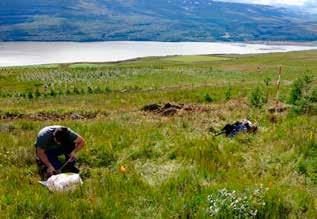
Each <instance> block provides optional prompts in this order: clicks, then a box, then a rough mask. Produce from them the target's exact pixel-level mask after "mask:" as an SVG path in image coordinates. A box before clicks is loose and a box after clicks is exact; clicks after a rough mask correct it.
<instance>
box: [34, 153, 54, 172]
mask: <svg viewBox="0 0 317 219" xmlns="http://www.w3.org/2000/svg"><path fill="white" fill-rule="evenodd" d="M36 153H37V156H38V157H39V158H40V159H41V161H42V162H43V163H44V164H45V166H47V172H48V173H50V174H53V172H54V171H56V170H55V168H54V166H53V165H52V164H51V162H50V161H49V160H48V158H47V156H46V154H45V150H44V149H42V148H37V149H36Z"/></svg>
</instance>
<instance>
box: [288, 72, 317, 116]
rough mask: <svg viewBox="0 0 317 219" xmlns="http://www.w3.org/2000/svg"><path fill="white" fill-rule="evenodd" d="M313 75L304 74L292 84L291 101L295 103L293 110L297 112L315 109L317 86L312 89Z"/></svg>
mask: <svg viewBox="0 0 317 219" xmlns="http://www.w3.org/2000/svg"><path fill="white" fill-rule="evenodd" d="M312 82H313V77H312V76H309V75H304V76H303V77H302V78H298V79H296V80H295V81H294V83H293V84H292V88H291V91H290V96H289V101H288V102H289V103H290V104H292V105H293V108H292V112H295V113H297V114H300V113H308V112H312V111H313V103H314V102H316V100H317V90H316V88H315V89H314V90H312Z"/></svg>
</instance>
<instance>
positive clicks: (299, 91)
mask: <svg viewBox="0 0 317 219" xmlns="http://www.w3.org/2000/svg"><path fill="white" fill-rule="evenodd" d="M303 88H304V83H303V80H302V79H297V80H295V81H294V83H293V84H292V88H291V92H290V97H289V101H288V102H289V103H290V104H293V105H296V104H297V103H298V101H299V100H300V99H301V98H302V95H303Z"/></svg>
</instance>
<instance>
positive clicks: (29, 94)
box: [27, 91, 33, 99]
mask: <svg viewBox="0 0 317 219" xmlns="http://www.w3.org/2000/svg"><path fill="white" fill-rule="evenodd" d="M27 97H28V98H29V99H33V92H32V91H29V92H28V94H27Z"/></svg>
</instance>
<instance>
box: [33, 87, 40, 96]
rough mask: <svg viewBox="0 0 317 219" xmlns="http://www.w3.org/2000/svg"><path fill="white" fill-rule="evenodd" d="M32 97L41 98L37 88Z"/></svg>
mask: <svg viewBox="0 0 317 219" xmlns="http://www.w3.org/2000/svg"><path fill="white" fill-rule="evenodd" d="M34 95H35V97H40V96H41V93H40V91H39V89H38V88H36V90H35V93H34Z"/></svg>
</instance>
